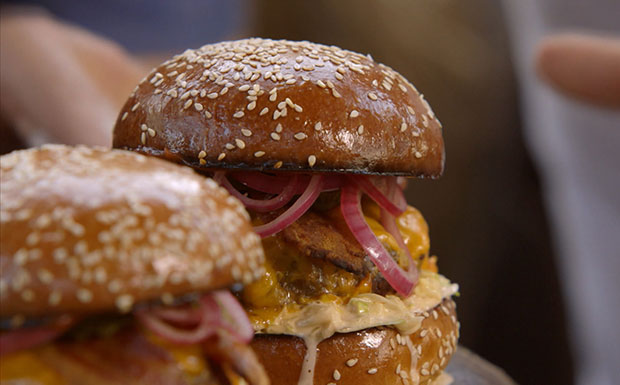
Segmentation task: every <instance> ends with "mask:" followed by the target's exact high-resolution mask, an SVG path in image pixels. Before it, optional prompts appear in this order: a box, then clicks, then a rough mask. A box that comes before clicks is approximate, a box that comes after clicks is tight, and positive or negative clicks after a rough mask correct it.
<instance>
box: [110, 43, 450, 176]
mask: <svg viewBox="0 0 620 385" xmlns="http://www.w3.org/2000/svg"><path fill="white" fill-rule="evenodd" d="M114 147H117V148H123V149H130V150H136V151H139V152H143V153H147V154H152V155H159V156H164V155H172V156H169V158H171V159H172V160H175V161H177V162H180V163H184V164H186V165H189V166H192V167H194V168H219V169H231V168H243V169H250V170H283V171H284V170H287V171H313V172H317V171H338V172H348V173H359V174H392V175H405V176H420V177H437V176H439V175H440V174H441V173H442V171H443V164H444V145H443V139H442V134H441V124H440V122H439V121H438V120H437V119H436V118H435V115H434V114H433V112H432V110H431V109H430V107H429V105H428V103H427V102H426V101H425V100H424V97H423V96H422V95H421V94H420V93H419V92H418V91H417V90H416V89H415V87H414V86H413V85H412V84H411V83H409V82H408V81H407V80H406V79H405V78H404V77H402V76H401V75H400V74H398V73H397V72H395V71H394V70H392V69H391V68H389V67H387V66H385V65H383V64H380V63H377V62H375V61H374V60H373V59H372V58H370V57H368V56H363V55H360V54H357V53H354V52H350V51H345V50H342V49H340V48H337V47H333V46H332V47H328V46H324V45H320V44H313V43H309V42H292V41H286V40H279V41H273V40H266V39H249V40H239V41H232V42H224V43H218V44H212V45H205V46H204V47H201V48H199V49H197V50H187V51H185V52H184V53H183V54H181V55H177V56H175V57H174V58H172V59H171V60H168V61H166V62H165V63H163V64H162V65H160V66H159V67H157V68H155V69H154V70H153V71H152V73H151V74H150V75H148V76H147V77H146V78H145V79H144V80H143V81H142V82H141V83H140V84H139V85H138V86H137V87H136V89H135V90H134V92H133V93H132V94H131V96H130V97H129V99H128V100H127V102H126V103H125V105H124V107H123V109H122V110H121V112H120V114H119V117H118V120H117V122H116V127H115V130H114Z"/></svg>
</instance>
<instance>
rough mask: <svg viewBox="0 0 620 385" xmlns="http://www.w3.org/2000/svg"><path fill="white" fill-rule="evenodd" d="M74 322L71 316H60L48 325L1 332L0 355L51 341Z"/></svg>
mask: <svg viewBox="0 0 620 385" xmlns="http://www.w3.org/2000/svg"><path fill="white" fill-rule="evenodd" d="M74 324H75V320H74V319H73V318H72V317H69V316H61V317H59V318H58V319H57V320H55V321H53V323H52V324H50V325H46V326H41V327H33V328H21V329H17V330H12V331H8V332H3V333H1V334H0V356H3V355H5V354H9V353H13V352H17V351H20V350H25V349H28V348H31V347H33V346H37V345H41V344H44V343H46V342H49V341H52V340H53V339H55V338H56V337H58V336H59V335H61V334H62V333H64V332H65V331H66V330H67V329H69V328H70V327H71V326H73V325H74Z"/></svg>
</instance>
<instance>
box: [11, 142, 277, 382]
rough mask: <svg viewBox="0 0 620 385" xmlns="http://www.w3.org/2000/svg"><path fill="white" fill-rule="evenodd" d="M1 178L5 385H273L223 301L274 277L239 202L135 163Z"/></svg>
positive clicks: (36, 152) (101, 159)
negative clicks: (239, 288)
mask: <svg viewBox="0 0 620 385" xmlns="http://www.w3.org/2000/svg"><path fill="white" fill-rule="evenodd" d="M0 164H1V168H0V170H1V173H0V179H1V184H0V197H1V201H2V206H1V208H0V218H1V221H0V225H1V226H0V233H1V237H2V242H1V246H0V268H1V269H0V271H1V273H0V289H1V291H0V304H1V306H0V320H1V323H0V326H1V331H0V366H1V367H2V370H1V374H0V378H1V380H2V383H3V384H5V383H6V384H26V383H27V384H80V385H81V384H97V385H99V384H119V383H123V384H229V383H234V384H237V383H239V381H242V380H243V381H245V383H250V384H261V385H264V384H268V379H267V377H266V375H265V372H264V370H263V369H262V367H261V366H260V364H259V363H258V361H257V360H256V357H255V356H254V354H253V353H252V350H251V349H250V348H249V347H248V345H247V342H248V341H249V340H250V339H251V337H252V334H253V330H252V327H251V324H250V322H249V320H248V319H247V317H246V315H245V313H244V311H243V309H242V308H241V306H240V305H239V303H238V302H237V301H236V299H235V298H234V296H232V294H231V293H230V291H228V290H225V288H227V287H229V286H231V285H233V284H235V283H238V284H248V283H250V282H251V281H253V280H255V279H256V278H259V277H260V276H262V274H263V271H264V269H263V267H262V263H263V258H264V256H263V251H262V248H261V245H260V239H259V238H258V237H257V236H256V234H255V233H253V231H252V227H251V224H250V221H249V217H248V216H247V213H246V211H245V210H244V208H243V206H242V205H241V204H240V203H239V202H238V201H237V199H235V198H233V197H231V196H230V194H228V193H227V192H226V191H225V190H224V189H222V188H220V187H219V186H217V184H216V183H214V182H213V181H212V180H209V179H205V178H203V177H201V176H198V175H196V174H195V173H193V172H191V170H188V169H187V168H184V167H180V166H177V165H174V164H172V163H169V162H164V161H162V160H159V159H155V158H149V157H145V156H142V155H139V154H136V153H130V152H126V151H119V150H106V149H92V148H86V147H76V148H73V147H67V146H61V145H54V146H44V147H42V148H35V149H29V150H23V151H16V152H13V153H10V154H8V155H4V156H2V157H1V158H0Z"/></svg>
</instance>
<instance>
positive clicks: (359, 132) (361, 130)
mask: <svg viewBox="0 0 620 385" xmlns="http://www.w3.org/2000/svg"><path fill="white" fill-rule="evenodd" d="M357 133H358V134H359V135H362V134H363V133H364V125H363V124H362V125H360V126H359V127H358V128H357Z"/></svg>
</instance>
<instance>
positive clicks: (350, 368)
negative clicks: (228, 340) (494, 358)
mask: <svg viewBox="0 0 620 385" xmlns="http://www.w3.org/2000/svg"><path fill="white" fill-rule="evenodd" d="M420 316H421V317H422V323H421V326H420V328H419V329H418V330H417V331H416V332H415V333H413V334H411V335H401V334H400V333H399V332H398V331H397V330H395V329H393V328H390V327H383V328H371V329H365V330H361V331H357V332H351V333H343V334H335V335H333V336H332V337H330V338H328V339H326V340H323V341H322V342H321V343H320V344H319V346H318V347H319V350H318V357H317V365H316V367H315V373H314V382H315V383H324V384H326V385H359V384H367V383H375V382H376V381H380V382H381V383H389V384H402V385H413V384H419V385H430V384H432V383H433V381H434V380H435V379H436V378H437V376H439V375H440V374H441V372H442V371H443V370H444V369H445V367H446V366H447V365H448V361H449V360H450V357H451V356H452V354H454V352H455V350H456V347H457V343H458V337H459V323H458V321H457V319H456V305H455V303H454V301H453V300H452V299H450V298H446V299H444V300H443V301H442V302H441V303H440V304H438V305H437V306H435V307H434V308H432V309H429V310H428V311H423V312H421V313H420ZM252 344H253V347H254V349H255V351H258V352H259V354H260V355H261V357H263V362H264V363H265V367H266V369H267V371H268V372H270V373H278V377H277V379H276V381H274V385H279V384H285V383H294V381H295V378H296V377H295V376H297V375H298V373H299V370H300V368H301V365H302V362H301V361H302V360H303V355H299V354H294V353H291V352H292V351H298V350H302V351H303V349H302V346H301V345H303V340H301V339H296V338H295V337H287V338H284V337H282V336H269V335H261V334H258V335H257V336H256V337H255V340H254V341H253V342H252ZM289 349H290V350H289ZM280 354H282V355H285V354H286V355H287V360H282V359H281V356H278V357H271V356H272V355H280ZM291 357H298V359H296V358H291ZM291 360H293V361H291ZM282 361H286V362H287V367H283V365H282V364H281V363H280V364H278V362H282ZM291 362H293V363H294V364H291ZM272 365H273V366H272ZM412 366H413V368H412ZM289 375H290V378H289V377H288V376H289Z"/></svg>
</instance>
